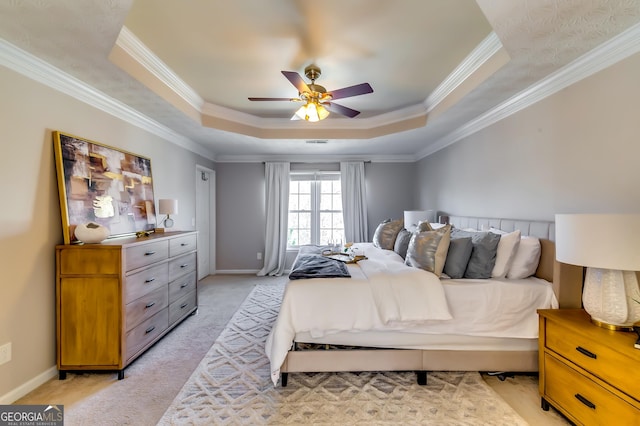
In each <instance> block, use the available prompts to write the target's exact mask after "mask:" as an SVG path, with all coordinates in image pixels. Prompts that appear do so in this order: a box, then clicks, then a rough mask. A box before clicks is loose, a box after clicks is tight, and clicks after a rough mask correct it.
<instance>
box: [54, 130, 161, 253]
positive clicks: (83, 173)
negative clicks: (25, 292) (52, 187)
mask: <svg viewBox="0 0 640 426" xmlns="http://www.w3.org/2000/svg"><path fill="white" fill-rule="evenodd" d="M53 145H54V156H55V162H56V174H57V180H58V195H59V197H60V212H61V216H62V229H63V237H64V244H72V243H76V242H78V240H77V239H76V238H75V236H74V231H75V227H76V226H77V225H80V224H85V223H90V222H93V223H97V224H100V225H103V226H106V227H107V228H109V232H110V236H109V238H116V237H121V236H125V235H134V234H135V233H137V232H142V231H144V232H148V231H152V230H154V229H155V226H156V213H155V200H154V193H153V178H152V174H151V159H149V158H147V157H143V156H141V155H137V154H133V153H131V152H128V151H124V150H121V149H118V148H114V147H111V146H108V145H105V144H102V143H99V142H94V141H91V140H88V139H84V138H81V137H78V136H74V135H71V134H68V133H63V132H60V131H54V132H53Z"/></svg>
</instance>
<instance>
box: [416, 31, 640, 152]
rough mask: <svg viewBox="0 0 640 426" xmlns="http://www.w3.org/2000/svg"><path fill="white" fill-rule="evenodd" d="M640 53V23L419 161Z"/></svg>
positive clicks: (463, 129) (446, 138) (471, 124)
mask: <svg viewBox="0 0 640 426" xmlns="http://www.w3.org/2000/svg"><path fill="white" fill-rule="evenodd" d="M638 52H640V24H636V25H634V26H632V27H630V28H629V29H627V30H626V31H623V32H622V33H620V34H619V35H617V36H615V37H613V38H612V39H611V40H609V41H607V42H605V43H603V44H601V45H600V46H598V47H596V48H594V49H592V50H591V51H589V52H587V53H586V54H584V55H582V56H581V57H579V58H577V59H575V60H574V61H572V62H570V63H569V64H567V65H565V66H564V67H562V68H560V69H558V70H556V71H555V72H553V73H551V74H549V76H547V77H546V78H544V79H543V80H540V81H539V82H537V83H535V84H533V85H531V86H529V87H528V88H526V89H525V90H523V91H521V92H519V93H517V94H516V95H514V96H512V97H511V98H509V99H507V100H506V101H504V102H503V103H501V104H500V105H498V106H496V107H494V108H492V109H491V110H489V111H487V112H486V113H484V114H481V115H479V116H478V117H476V118H475V119H473V120H471V121H469V122H467V123H466V124H464V125H463V126H460V127H459V128H458V129H456V130H454V131H453V132H451V133H449V134H448V135H446V136H444V137H443V138H441V139H439V140H438V141H436V143H434V144H432V145H431V146H429V147H428V148H427V149H425V150H423V151H421V152H420V153H419V154H418V156H417V158H416V160H421V159H423V158H425V157H427V156H429V155H431V154H433V153H435V152H437V151H440V150H441V149H444V148H446V147H448V146H449V145H451V144H454V143H455V142H458V141H459V140H461V139H463V138H466V137H468V136H470V135H472V134H474V133H476V132H478V131H480V130H482V129H484V128H485V127H488V126H490V125H492V124H494V123H496V122H498V121H500V120H503V119H505V118H507V117H509V116H510V115H513V114H515V113H516V112H518V111H521V110H523V109H525V108H527V107H529V106H531V105H533V104H535V103H536V102H539V101H541V100H543V99H545V98H547V97H548V96H551V95H553V94H555V93H556V92H558V91H560V90H562V89H564V88H566V87H569V86H571V85H572V84H575V83H577V82H578V81H580V80H583V79H585V78H587V77H589V76H591V75H593V74H595V73H597V72H599V71H602V70H603V69H605V68H607V67H610V66H611V65H613V64H615V63H617V62H619V61H621V60H623V59H625V58H627V57H629V56H631V55H633V54H635V53H638Z"/></svg>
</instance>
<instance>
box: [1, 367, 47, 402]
mask: <svg viewBox="0 0 640 426" xmlns="http://www.w3.org/2000/svg"><path fill="white" fill-rule="evenodd" d="M57 375H58V367H56V366H53V367H51V368H50V369H48V370H46V371H45V372H43V373H41V374H38V375H37V376H36V377H34V378H33V379H31V380H29V381H28V382H26V383H23V384H22V385H20V386H18V387H17V388H15V389H14V390H12V391H10V392H8V393H6V394H4V395H2V396H0V404H2V405H8V404H13V403H14V402H15V401H17V400H18V399H20V398H22V397H23V396H25V395H26V394H28V393H29V392H31V391H32V390H34V389H36V388H37V387H38V386H41V385H43V384H44V383H46V382H48V381H49V380H51V379H52V378H54V377H56V376H57ZM49 402H51V403H55V401H49Z"/></svg>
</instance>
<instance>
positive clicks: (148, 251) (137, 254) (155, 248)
mask: <svg viewBox="0 0 640 426" xmlns="http://www.w3.org/2000/svg"><path fill="white" fill-rule="evenodd" d="M168 257H169V242H168V241H167V240H164V241H155V242H151V243H149V244H140V245H136V246H133V247H129V248H127V249H125V262H126V263H125V264H126V265H127V272H128V271H131V270H133V269H137V268H142V267H143V266H147V265H151V264H152V263H155V262H160V261H161V260H165V259H167V258H168Z"/></svg>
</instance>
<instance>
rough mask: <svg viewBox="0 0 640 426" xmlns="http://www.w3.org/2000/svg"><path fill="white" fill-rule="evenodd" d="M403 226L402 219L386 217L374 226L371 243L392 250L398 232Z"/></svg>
mask: <svg viewBox="0 0 640 426" xmlns="http://www.w3.org/2000/svg"><path fill="white" fill-rule="evenodd" d="M402 227H403V220H402V219H398V220H391V219H387V220H385V221H384V222H382V223H381V224H380V225H378V227H377V228H376V232H375V233H374V234H373V245H374V246H375V247H378V248H381V249H384V250H393V245H394V244H395V242H396V237H397V236H398V232H400V230H401V229H402Z"/></svg>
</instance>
